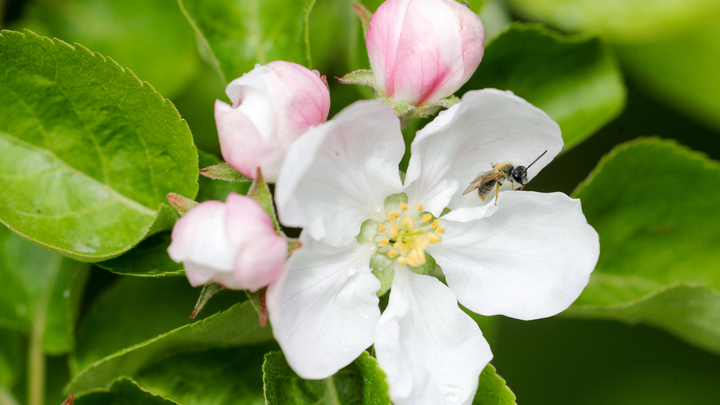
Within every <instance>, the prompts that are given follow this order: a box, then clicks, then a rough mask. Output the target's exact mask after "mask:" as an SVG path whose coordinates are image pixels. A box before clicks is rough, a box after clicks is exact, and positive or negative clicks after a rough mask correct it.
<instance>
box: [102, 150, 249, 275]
mask: <svg viewBox="0 0 720 405" xmlns="http://www.w3.org/2000/svg"><path fill="white" fill-rule="evenodd" d="M198 152H199V155H200V161H199V162H200V167H207V166H212V165H216V164H219V162H220V159H218V158H216V157H215V156H213V155H211V154H209V153H205V152H203V151H198ZM199 183H200V191H198V196H197V199H198V200H199V201H207V200H219V201H225V199H226V198H227V195H228V194H230V193H231V192H236V193H239V194H246V193H247V190H248V188H249V187H250V183H228V182H225V181H217V180H213V179H209V178H207V177H202V176H201V177H200V179H199ZM170 242H172V238H171V237H170V232H160V233H157V234H155V235H152V236H150V237H149V238H147V239H145V240H144V241H142V242H140V244H139V245H137V246H135V247H134V248H133V249H132V250H130V251H129V252H127V253H125V254H124V255H122V256H120V257H116V258H114V259H111V260H107V261H104V262H99V263H96V264H97V265H98V266H100V267H102V268H104V269H106V270H110V271H111V272H113V273H116V274H122V275H125V276H139V277H165V276H182V275H185V271H184V270H183V265H182V263H175V262H174V261H173V260H172V259H170V256H169V255H168V253H167V249H168V247H169V246H170Z"/></svg>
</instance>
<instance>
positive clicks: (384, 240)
mask: <svg viewBox="0 0 720 405" xmlns="http://www.w3.org/2000/svg"><path fill="white" fill-rule="evenodd" d="M380 244H381V245H383V246H387V245H389V244H390V239H388V238H385V239H381V240H380Z"/></svg>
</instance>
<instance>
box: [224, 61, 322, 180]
mask: <svg viewBox="0 0 720 405" xmlns="http://www.w3.org/2000/svg"><path fill="white" fill-rule="evenodd" d="M225 91H226V93H227V95H228V97H230V99H231V100H232V102H233V106H232V107H230V106H228V105H226V104H225V103H221V102H220V101H218V102H216V105H215V119H216V122H217V127H218V134H219V136H220V148H221V150H222V154H223V158H225V160H226V161H227V162H228V163H229V164H230V165H231V166H233V167H235V168H236V169H237V170H238V171H240V172H241V173H242V174H244V175H246V176H248V177H250V178H255V176H256V169H257V168H258V167H260V168H261V169H262V174H263V177H264V178H265V180H266V181H268V182H275V181H276V180H277V176H278V173H279V171H280V165H281V164H282V160H283V157H284V156H285V151H286V150H287V149H288V148H289V147H290V145H291V144H292V142H293V141H294V140H295V139H296V138H297V137H298V136H300V135H302V134H303V133H304V132H305V131H306V130H307V129H308V128H309V127H311V126H314V125H317V124H320V123H322V122H325V120H326V119H327V115H328V111H329V110H330V93H329V91H328V89H327V86H326V85H325V83H324V82H323V80H322V79H321V78H320V76H319V74H318V73H317V72H316V71H311V70H309V69H307V68H305V67H303V66H301V65H298V64H296V63H292V62H285V61H275V62H270V63H268V64H267V65H266V66H257V67H256V68H255V69H253V70H252V71H250V72H248V73H246V74H244V75H243V76H242V77H239V78H237V79H235V80H233V81H232V82H230V84H229V85H228V86H227V88H226V90H225Z"/></svg>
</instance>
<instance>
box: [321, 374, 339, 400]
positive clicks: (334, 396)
mask: <svg viewBox="0 0 720 405" xmlns="http://www.w3.org/2000/svg"><path fill="white" fill-rule="evenodd" d="M325 384H326V385H327V390H328V393H329V395H330V400H331V401H332V402H331V403H332V404H333V405H340V398H339V397H338V393H337V389H336V388H335V381H333V378H332V377H328V378H326V379H325Z"/></svg>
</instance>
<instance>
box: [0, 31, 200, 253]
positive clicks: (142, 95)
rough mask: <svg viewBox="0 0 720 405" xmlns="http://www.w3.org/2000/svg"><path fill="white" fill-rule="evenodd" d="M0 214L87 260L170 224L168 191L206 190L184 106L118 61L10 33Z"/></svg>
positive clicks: (2, 39)
mask: <svg viewBox="0 0 720 405" xmlns="http://www.w3.org/2000/svg"><path fill="white" fill-rule="evenodd" d="M0 116H2V117H3V119H2V120H0V154H2V155H3V156H4V158H3V159H2V160H0V188H1V189H2V190H4V192H3V193H1V194H0V220H1V221H2V222H4V223H5V224H7V225H8V226H9V227H10V228H11V229H13V230H14V231H16V232H18V233H20V234H21V235H23V236H25V237H26V238H28V239H31V240H33V241H35V242H36V243H38V244H41V245H43V246H44V247H46V248H48V249H51V250H54V251H56V252H58V253H60V254H63V255H66V256H69V257H71V258H74V259H77V260H82V261H101V260H107V259H109V258H112V257H114V256H118V255H120V254H121V253H123V252H125V251H127V250H129V249H130V248H131V247H132V246H134V245H136V244H137V243H139V242H140V241H141V240H142V239H143V238H144V237H145V236H146V235H147V234H148V233H151V232H154V231H158V230H162V229H167V228H169V227H171V226H172V224H173V223H174V221H175V218H176V214H175V213H174V211H173V210H172V209H171V208H170V207H169V205H167V203H166V202H165V195H166V194H167V193H169V192H171V191H172V192H177V193H178V194H182V195H185V196H188V197H190V198H192V197H194V196H195V194H196V193H197V175H198V169H197V150H196V148H195V146H194V145H193V142H192V136H191V134H190V131H189V129H188V127H187V124H185V122H184V121H183V120H182V119H181V118H180V116H179V114H178V113H177V110H176V109H175V107H174V106H173V105H172V103H170V102H169V101H168V100H166V99H164V98H163V97H162V96H161V95H160V94H158V93H157V92H155V90H153V89H152V87H150V86H148V85H147V84H146V83H143V82H141V81H140V80H138V79H137V77H135V75H134V74H133V73H132V72H130V71H129V70H127V69H124V68H122V67H120V66H118V65H117V64H116V63H114V62H113V61H112V60H109V59H106V58H105V57H103V56H101V55H99V54H97V53H92V52H90V51H88V50H87V49H85V48H83V47H81V46H78V45H76V46H75V47H73V46H70V45H68V44H66V43H64V42H61V41H59V40H50V39H47V38H42V37H38V36H36V35H35V34H33V33H31V32H29V31H26V32H25V34H21V33H17V32H12V31H3V32H2V35H0Z"/></svg>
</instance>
